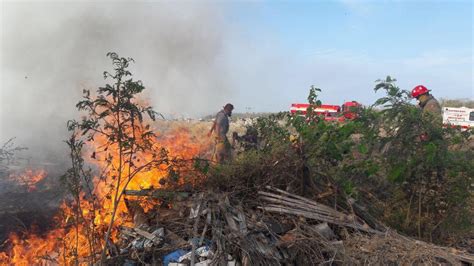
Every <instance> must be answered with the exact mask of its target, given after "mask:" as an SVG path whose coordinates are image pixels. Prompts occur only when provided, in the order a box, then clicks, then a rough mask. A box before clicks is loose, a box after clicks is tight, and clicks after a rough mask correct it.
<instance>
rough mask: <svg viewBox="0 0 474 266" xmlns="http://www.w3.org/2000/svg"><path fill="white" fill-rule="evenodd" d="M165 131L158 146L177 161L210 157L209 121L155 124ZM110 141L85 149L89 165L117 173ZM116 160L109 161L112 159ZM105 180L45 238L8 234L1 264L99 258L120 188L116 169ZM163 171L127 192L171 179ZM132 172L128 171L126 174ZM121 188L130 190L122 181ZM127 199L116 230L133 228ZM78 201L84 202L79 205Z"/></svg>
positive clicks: (69, 205) (138, 180)
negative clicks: (107, 146)
mask: <svg viewBox="0 0 474 266" xmlns="http://www.w3.org/2000/svg"><path fill="white" fill-rule="evenodd" d="M154 126H155V127H156V128H160V129H162V130H161V131H160V134H159V135H158V137H157V138H156V139H155V140H154V141H155V143H154V144H153V145H157V146H159V147H163V148H165V149H166V150H167V151H168V152H169V154H170V155H171V156H173V157H179V158H181V159H184V160H187V159H192V158H195V157H203V156H206V155H207V153H209V147H210V140H209V138H207V137H206V134H205V133H206V131H207V130H206V129H205V127H207V126H208V125H206V124H205V123H194V124H193V123H185V122H166V121H162V122H159V123H157V124H154ZM105 143H106V140H105V139H101V138H96V139H94V141H92V142H90V143H88V145H89V146H87V147H86V149H85V154H86V156H85V157H86V158H89V157H93V158H90V159H88V163H91V164H95V167H96V168H97V169H99V170H100V169H106V168H107V167H108V169H113V168H114V167H115V168H116V167H117V166H118V165H119V160H118V155H117V153H118V149H117V148H114V149H111V150H110V149H108V150H104V148H103V147H104V144H105ZM110 156H111V157H112V158H113V159H112V160H108V159H107V158H110ZM152 156H153V154H147V153H145V154H144V153H139V154H137V156H136V157H135V158H134V161H137V162H144V161H148V160H151V159H152ZM103 173H106V174H105V176H100V175H97V176H95V177H94V180H93V183H94V184H93V191H92V194H91V193H89V195H88V193H87V191H83V192H81V194H80V197H79V201H77V200H76V201H67V202H64V203H63V204H62V206H61V211H60V212H59V213H58V214H57V215H56V217H55V218H54V219H55V221H57V224H58V226H57V227H56V228H55V229H53V230H51V231H49V232H46V233H45V234H43V235H38V234H34V233H31V232H25V233H23V234H21V235H20V234H17V233H12V234H10V236H9V243H8V245H7V246H8V247H9V248H8V249H7V251H5V252H3V253H0V264H2V265H3V264H14V265H38V264H42V265H44V264H48V265H49V264H61V265H66V264H73V263H79V264H81V263H87V262H90V261H91V257H93V258H94V259H95V260H97V256H98V254H100V251H101V249H102V248H103V245H104V243H103V242H104V237H103V236H104V235H105V231H106V229H107V226H108V224H109V223H110V221H111V218H112V210H113V206H114V200H115V195H114V193H111V192H112V191H114V189H115V188H116V187H115V186H116V178H117V177H116V175H114V171H113V170H111V171H103ZM167 173H168V172H167V169H165V168H164V167H155V168H152V169H149V170H148V171H145V172H142V173H139V174H137V175H136V176H135V177H134V178H133V179H132V180H131V181H130V182H129V183H128V184H127V189H137V190H138V189H147V188H159V187H160V186H161V185H160V179H161V178H163V177H165V176H166V175H167ZM124 174H125V175H127V174H128V172H127V171H125V173H124ZM120 186H125V182H122V183H121V184H120ZM123 199H124V198H123V197H122V198H121V200H120V202H119V204H118V208H117V213H116V215H115V220H114V225H115V227H114V228H117V226H118V225H129V224H130V223H131V220H130V215H129V214H128V210H127V207H126V205H125V202H124V200H123ZM77 202H79V204H76V203H77ZM112 232H113V233H112V234H111V239H112V241H114V242H116V241H118V236H117V232H116V231H112Z"/></svg>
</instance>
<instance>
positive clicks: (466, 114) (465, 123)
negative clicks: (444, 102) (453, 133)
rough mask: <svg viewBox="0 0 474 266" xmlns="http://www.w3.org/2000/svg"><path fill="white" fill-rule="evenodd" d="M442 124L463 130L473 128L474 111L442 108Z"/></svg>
mask: <svg viewBox="0 0 474 266" xmlns="http://www.w3.org/2000/svg"><path fill="white" fill-rule="evenodd" d="M443 124H444V125H445V126H453V127H461V128H463V129H468V128H474V109H472V108H467V107H458V108H455V107H443Z"/></svg>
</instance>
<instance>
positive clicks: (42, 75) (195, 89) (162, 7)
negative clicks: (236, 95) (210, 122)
mask: <svg viewBox="0 0 474 266" xmlns="http://www.w3.org/2000/svg"><path fill="white" fill-rule="evenodd" d="M2 9H3V10H2V13H3V15H2V18H1V25H2V26H1V31H2V32H1V33H2V35H1V36H2V39H1V50H0V51H1V60H0V61H1V77H0V80H1V83H0V86H1V87H0V141H5V140H6V139H8V138H10V137H17V141H16V142H17V143H19V144H21V145H24V146H28V147H29V149H30V151H31V152H33V153H36V155H41V156H42V157H45V158H48V160H55V159H59V158H62V157H63V156H64V154H65V153H64V152H63V151H65V149H66V147H65V144H63V143H62V140H64V139H66V138H67V131H66V121H67V120H69V119H72V118H75V117H77V116H78V113H77V111H76V109H75V103H77V101H78V100H79V99H80V97H81V95H82V90H83V89H91V90H94V89H95V88H97V87H98V86H102V85H104V84H105V82H106V81H104V80H103V76H102V72H103V71H104V70H111V64H110V60H109V59H108V58H106V56H105V55H106V53H107V52H109V51H114V52H117V53H118V54H119V55H120V56H124V57H132V58H134V59H135V61H136V63H135V64H133V65H132V67H131V71H132V73H134V79H139V80H142V81H143V83H144V85H145V86H146V87H147V91H148V95H147V96H148V97H149V99H150V100H151V104H152V105H153V106H154V107H155V110H156V111H158V112H162V113H164V114H168V115H173V114H180V115H185V116H190V117H197V116H201V115H204V114H208V113H209V112H213V111H217V110H216V109H217V108H218V107H220V106H222V104H223V103H225V102H226V101H227V100H226V99H228V97H229V95H230V91H231V89H230V86H231V85H230V84H228V78H227V77H226V73H227V71H226V69H227V68H228V66H227V63H226V60H225V56H224V55H223V54H222V49H221V48H222V40H223V39H224V37H225V36H224V35H225V32H226V31H225V28H224V27H225V25H224V23H223V19H222V17H223V14H224V13H225V11H226V10H225V9H224V8H223V7H222V6H217V5H198V4H193V3H189V2H187V3H186V4H184V3H173V4H171V3H120V4H117V3H110V2H98V3H95V2H87V3H80V2H72V3H57V2H56V3H54V2H52V3H47V4H45V3H13V2H5V3H2ZM58 151H61V152H58ZM54 157H56V158H54Z"/></svg>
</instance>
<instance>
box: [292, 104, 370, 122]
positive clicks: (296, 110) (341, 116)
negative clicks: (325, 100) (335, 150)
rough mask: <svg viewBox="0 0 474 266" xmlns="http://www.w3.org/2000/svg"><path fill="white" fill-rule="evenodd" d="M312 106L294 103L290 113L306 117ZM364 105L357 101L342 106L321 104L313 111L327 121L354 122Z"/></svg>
mask: <svg viewBox="0 0 474 266" xmlns="http://www.w3.org/2000/svg"><path fill="white" fill-rule="evenodd" d="M309 106H310V104H308V103H293V104H291V108H290V113H291V114H293V115H303V116H304V115H306V110H307V109H308V107H309ZM361 107H362V105H361V104H360V103H358V102H356V101H350V102H345V103H344V104H342V105H341V106H340V105H330V104H321V105H320V106H316V107H315V108H314V109H313V110H314V112H315V113H316V114H317V115H320V116H322V117H324V120H326V121H334V122H344V121H346V120H354V119H356V118H357V116H358V114H357V113H358V110H359V109H360V108H361Z"/></svg>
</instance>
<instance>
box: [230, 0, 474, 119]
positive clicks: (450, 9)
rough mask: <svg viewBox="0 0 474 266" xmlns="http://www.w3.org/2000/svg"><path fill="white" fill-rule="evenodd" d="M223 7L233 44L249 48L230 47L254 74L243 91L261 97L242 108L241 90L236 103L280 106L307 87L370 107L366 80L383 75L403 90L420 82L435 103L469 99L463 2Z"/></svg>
mask: <svg viewBox="0 0 474 266" xmlns="http://www.w3.org/2000/svg"><path fill="white" fill-rule="evenodd" d="M230 10H231V16H230V18H229V19H230V20H233V21H235V24H236V25H237V28H238V30H236V32H239V31H240V32H239V33H238V34H242V36H240V37H241V40H240V41H241V42H245V43H247V44H248V43H251V45H249V46H252V44H253V47H251V48H249V50H247V52H252V50H251V49H255V50H254V51H256V52H255V54H252V55H246V53H245V51H244V52H243V51H242V50H241V49H239V48H236V52H235V53H236V55H235V57H236V58H235V60H236V61H238V60H242V61H248V62H249V63H254V65H253V66H252V65H251V64H250V65H247V66H246V67H244V68H246V69H248V71H249V72H252V71H255V73H248V74H249V75H250V79H251V80H252V81H251V82H248V83H247V84H245V86H248V87H252V86H253V85H252V84H254V85H255V86H261V87H254V90H253V91H252V93H253V94H257V95H258V96H257V97H256V98H257V99H261V98H262V97H266V98H267V99H269V100H268V101H265V102H266V103H265V104H263V105H262V103H258V102H257V101H253V103H248V102H246V100H245V99H248V97H249V95H248V94H246V93H245V91H246V89H245V88H241V89H240V90H238V91H240V95H241V96H242V97H237V98H236V99H237V100H238V101H239V102H241V103H242V104H247V105H254V106H255V108H256V109H259V108H264V109H269V110H272V109H274V108H275V107H276V108H280V109H281V108H285V104H286V105H287V103H288V101H289V100H290V101H303V100H305V96H306V93H307V91H308V88H309V86H310V85H313V84H314V85H316V86H319V87H322V88H323V93H322V95H321V97H322V99H323V100H327V101H331V102H332V103H341V102H342V101H343V100H350V99H355V100H359V101H362V102H364V103H366V104H370V103H372V102H373V101H374V100H375V99H376V98H377V97H378V96H380V95H376V94H375V93H374V92H373V91H372V90H371V89H372V88H373V84H374V83H373V81H374V80H376V79H378V78H382V77H384V76H385V75H392V76H395V77H396V78H398V80H399V85H400V86H401V87H403V88H405V89H411V88H412V87H413V86H415V85H417V84H425V85H427V86H429V87H430V88H431V89H432V90H433V94H434V95H435V96H438V97H439V98H440V97H444V98H470V99H474V92H473V60H472V53H473V46H472V45H473V43H472V31H473V29H472V27H473V26H472V25H473V20H472V13H473V4H472V2H471V1H291V2H290V1H283V2H282V1H262V2H260V1H257V2H238V3H234V4H233V5H232V8H230ZM242 39H245V41H243V40H242ZM229 45H230V46H232V44H229ZM239 45H241V43H240V44H239ZM240 48H241V47H240ZM256 58H257V59H256ZM255 60H256V61H257V62H255ZM234 63H235V62H234ZM259 64H261V68H258V67H257V66H258V65H259ZM236 65H245V63H244V62H241V63H239V64H236ZM269 72H272V73H269ZM252 74H253V75H252ZM240 79H244V77H240ZM270 79H273V81H271V80H270ZM252 98H254V97H252ZM257 106H258V107H257Z"/></svg>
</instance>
